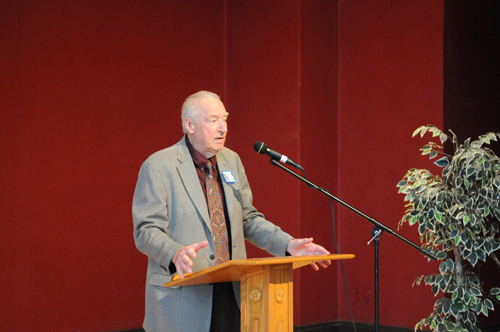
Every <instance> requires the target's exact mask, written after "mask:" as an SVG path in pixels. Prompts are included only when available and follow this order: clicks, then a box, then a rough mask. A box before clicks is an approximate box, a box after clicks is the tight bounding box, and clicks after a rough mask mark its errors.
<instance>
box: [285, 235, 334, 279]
mask: <svg viewBox="0 0 500 332" xmlns="http://www.w3.org/2000/svg"><path fill="white" fill-rule="evenodd" d="M286 251H287V252H288V253H289V254H290V255H292V256H318V255H329V254H330V252H329V251H328V250H326V249H325V248H323V247H322V246H320V245H317V244H315V243H313V238H312V237H310V238H307V239H293V240H291V241H290V242H288V245H287V247H286ZM330 264H331V262H330V261H329V260H327V261H319V262H315V263H311V266H312V267H313V269H315V270H316V271H318V270H319V267H318V265H320V266H321V267H324V268H325V269H326V268H327V267H328V266H329V265H330Z"/></svg>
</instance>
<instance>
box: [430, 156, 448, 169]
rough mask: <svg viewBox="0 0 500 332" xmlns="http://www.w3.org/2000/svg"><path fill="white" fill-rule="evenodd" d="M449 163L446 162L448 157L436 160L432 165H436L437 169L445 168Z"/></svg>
mask: <svg viewBox="0 0 500 332" xmlns="http://www.w3.org/2000/svg"><path fill="white" fill-rule="evenodd" d="M449 163H450V161H449V160H448V157H442V158H439V159H438V160H436V161H435V162H434V164H436V165H437V166H439V167H445V166H447V165H448V164H449Z"/></svg>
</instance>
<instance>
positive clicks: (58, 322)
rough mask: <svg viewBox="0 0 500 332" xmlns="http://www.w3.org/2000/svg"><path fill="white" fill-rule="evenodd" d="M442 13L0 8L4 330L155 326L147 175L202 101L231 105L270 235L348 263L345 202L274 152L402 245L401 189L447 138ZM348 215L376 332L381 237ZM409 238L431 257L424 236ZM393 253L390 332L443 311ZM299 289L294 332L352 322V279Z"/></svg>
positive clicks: (364, 314)
mask: <svg viewBox="0 0 500 332" xmlns="http://www.w3.org/2000/svg"><path fill="white" fill-rule="evenodd" d="M442 15H443V9H442V2H441V1H431V0H429V1H380V0H379V1H300V0H296V1H289V0H280V1H265V0H258V1H251V2H248V1H247V2H243V1H242V2H236V1H225V0H218V1H216V0H213V1H208V0H207V1H198V0H191V1H182V2H181V1H149V2H143V1H127V2H111V1H110V2H103V1H86V2H77V1H70V2H59V1H44V2H39V1H24V2H19V3H17V2H11V3H6V2H3V3H0V33H1V35H2V44H1V45H2V46H1V52H0V64H1V65H0V73H1V76H0V77H2V80H0V91H1V95H2V98H0V109H1V112H2V121H1V122H0V126H1V130H0V135H1V141H0V142H1V145H0V146H1V149H2V155H3V156H4V158H3V159H2V160H3V161H4V162H3V170H4V172H3V174H2V186H1V187H0V197H1V200H2V204H1V207H0V209H1V212H2V215H3V216H4V222H3V231H2V232H1V235H0V236H1V241H0V246H1V247H0V248H1V250H2V255H1V263H2V266H3V267H4V273H2V274H1V277H0V278H1V279H0V285H1V286H0V287H1V289H0V290H1V292H2V294H4V298H6V299H7V301H3V302H2V304H1V305H0V321H1V322H4V323H3V326H6V327H7V328H9V329H10V330H13V331H31V330H35V329H36V330H38V331H76V330H80V331H110V330H119V329H128V328H133V327H138V326H140V325H141V324H142V318H143V311H144V305H143V302H144V295H143V293H144V282H145V268H146V259H145V257H144V256H143V255H142V254H140V253H139V252H138V251H137V250H136V249H135V247H134V243H133V238H132V221H131V213H130V212H131V211H130V210H131V200H132V194H133V190H134V186H135V182H136V179H137V173H138V170H139V167H140V165H141V163H142V162H143V160H144V159H145V158H146V157H147V156H148V155H149V154H151V153H153V152H155V151H156V150H159V149H161V148H163V147H166V146H169V145H171V144H173V143H175V142H177V141H178V140H179V139H180V138H181V135H182V131H181V125H180V106H181V104H182V101H183V100H184V99H185V97H186V96H187V95H189V94H190V93H192V92H195V91H198V90H200V89H207V90H212V91H214V92H217V93H219V94H220V95H221V96H222V97H223V100H224V101H225V102H226V106H227V108H228V111H229V112H230V114H231V115H230V120H229V123H230V127H229V129H230V131H229V138H228V146H229V147H230V148H233V149H235V150H237V151H238V152H239V153H240V155H241V157H242V159H243V162H244V164H245V166H246V169H247V173H248V176H249V178H250V183H251V184H252V188H253V190H254V196H255V205H256V206H257V207H258V208H259V209H260V210H262V211H263V212H264V213H265V214H266V216H267V217H268V218H269V219H270V220H273V221H275V222H276V223H277V224H279V225H280V226H281V227H282V228H284V229H285V230H287V231H289V232H291V233H292V234H293V235H295V236H313V237H314V238H315V241H316V242H318V243H321V244H324V245H325V246H326V247H327V248H328V249H329V250H331V251H333V250H334V249H333V242H332V240H331V237H332V236H331V234H332V224H331V220H330V208H329V202H328V199H327V198H326V197H324V196H322V195H321V194H320V193H317V192H314V191H312V190H311V189H309V188H307V187H305V185H303V184H301V183H300V182H298V181H297V180H295V179H293V178H292V177H291V176H290V175H288V174H285V173H284V172H282V171H281V170H279V169H277V168H275V167H273V166H272V165H270V164H269V161H268V158H266V157H264V156H259V155H257V154H255V152H253V150H252V145H253V143H254V142H255V141H258V140H262V141H265V142H266V143H268V144H269V146H270V147H271V148H273V149H275V150H277V151H282V152H285V153H286V154H287V155H288V156H289V157H290V158H292V159H294V160H296V161H298V162H299V163H301V164H302V165H303V166H304V167H305V168H306V171H307V176H308V178H309V179H310V180H311V181H313V182H316V183H317V184H319V185H321V186H323V187H325V188H327V189H329V190H330V191H331V192H332V193H333V194H336V195H338V196H339V197H340V198H341V199H343V200H345V201H346V202H349V203H350V204H352V205H354V206H355V207H357V208H359V209H361V210H362V211H364V212H365V213H367V214H369V215H370V216H372V217H375V218H377V219H378V220H379V221H381V222H384V223H386V224H387V225H389V226H390V227H392V228H394V229H395V228H396V225H397V221H398V220H399V218H400V217H401V215H402V213H403V212H404V207H403V206H404V203H403V197H402V196H401V195H399V196H398V195H396V192H397V190H396V188H395V185H396V183H397V182H398V181H399V180H400V179H401V178H402V176H403V175H404V174H405V172H406V171H407V169H409V168H410V167H414V166H417V167H428V165H429V163H427V162H426V161H425V158H423V157H420V156H419V153H418V148H419V147H420V146H421V145H423V143H424V141H422V140H419V139H411V133H412V132H413V130H414V129H415V128H416V127H417V126H419V125H421V124H427V123H434V124H436V125H438V126H439V125H441V124H442ZM335 211H336V226H337V237H338V242H339V245H340V250H341V252H344V253H354V254H356V259H355V260H352V261H346V262H345V266H346V272H347V281H348V285H349V291H350V296H351V305H352V306H353V312H354V318H355V320H356V321H358V322H369V323H372V322H373V275H372V271H373V248H372V247H368V246H366V241H367V240H368V239H369V237H370V236H369V232H370V230H371V226H370V225H369V224H368V223H367V222H365V221H364V220H362V219H361V218H360V217H357V216H356V215H354V214H353V213H352V212H349V211H347V210H346V209H345V208H343V207H339V206H338V205H337V204H335ZM401 234H402V235H403V236H408V237H409V238H410V239H411V240H412V241H414V242H417V241H418V238H417V236H416V234H417V231H416V229H411V228H410V227H408V226H406V227H405V228H403V229H402V231H401ZM381 242H382V244H381V323H382V324H385V325H393V326H404V327H413V325H414V324H415V322H416V321H418V319H420V318H422V317H423V316H425V315H427V314H428V312H429V311H430V310H431V307H430V306H431V305H432V299H431V298H430V297H432V296H430V297H429V296H428V294H430V290H429V289H426V288H423V287H422V288H411V283H412V281H413V279H414V278H415V277H417V276H419V275H421V274H423V273H425V272H427V271H428V270H429V269H430V267H429V265H428V264H426V263H425V259H424V258H423V257H422V256H421V255H420V254H418V253H417V252H416V251H414V250H413V249H410V248H407V247H405V246H404V245H403V244H401V243H400V242H398V241H396V240H395V239H393V238H391V237H390V236H388V235H384V237H383V239H382V240H381ZM249 255H250V256H251V257H259V256H262V255H264V253H263V252H262V251H260V250H257V249H254V248H249ZM295 275H296V279H295V291H294V295H295V315H294V319H295V325H306V324H312V323H318V322H325V321H331V320H349V315H348V314H347V311H346V310H347V309H346V304H345V300H344V298H345V297H344V291H343V284H342V278H341V272H340V270H339V269H338V267H337V266H336V264H335V265H334V266H333V267H332V268H330V269H328V270H326V271H321V272H319V273H313V271H312V270H311V269H301V270H300V271H297V272H296V274H295ZM409 299H411V301H409ZM424 304H425V305H426V306H428V307H424V306H423V305H424Z"/></svg>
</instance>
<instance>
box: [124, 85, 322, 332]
mask: <svg viewBox="0 0 500 332" xmlns="http://www.w3.org/2000/svg"><path fill="white" fill-rule="evenodd" d="M227 117H228V113H227V112H226V109H225V108H224V105H223V104H222V102H221V101H220V99H219V97H218V96H217V95H216V94H214V93H211V92H207V91H200V92H198V93H195V94H193V95H191V96H190V97H188V98H187V99H186V101H185V102H184V105H183V107H182V124H183V129H184V133H185V134H186V135H185V136H184V137H183V138H182V139H181V141H180V142H179V143H177V144H175V145H173V146H171V147H169V148H166V149H164V150H161V151H158V152H156V153H154V154H153V155H151V156H150V157H149V158H148V159H147V160H146V161H145V162H144V164H143V165H142V167H141V170H140V172H139V178H138V181H137V186H136V190H135V194H134V200H133V205H132V214H133V219H134V237H135V243H136V246H137V248H138V249H139V250H140V251H141V252H142V253H144V254H145V255H147V256H148V270H147V281H146V316H145V320H144V329H145V330H146V331H147V332H155V331H171V332H177V331H198V332H208V331H238V330H239V323H240V317H239V316H240V315H239V307H238V303H239V296H240V290H239V282H237V283H218V284H209V285H196V286H185V287H177V288H165V287H163V285H164V284H165V283H167V282H168V281H170V280H171V279H172V276H173V275H174V274H175V273H177V274H179V276H180V277H181V278H184V273H185V272H187V273H191V272H193V271H194V272H196V271H200V270H203V269H206V268H208V267H211V266H214V265H216V264H220V263H223V262H225V261H227V260H229V259H245V258H246V250H245V241H244V240H245V239H246V240H248V241H249V242H251V243H252V244H254V245H256V246H257V247H259V248H262V249H265V250H267V251H268V252H269V253H271V254H272V255H275V256H285V255H287V254H290V255H292V256H293V255H314V254H328V253H329V252H328V251H327V250H326V249H324V248H323V247H321V246H319V245H316V244H314V243H313V242H312V239H311V238H308V239H293V238H292V237H291V236H290V235H288V234H287V233H285V232H283V231H282V230H281V229H280V228H279V227H278V226H275V225H274V224H272V223H271V222H269V221H267V220H265V219H264V216H263V215H262V214H261V213H259V212H258V211H257V210H256V209H255V208H254V207H253V206H252V193H251V191H250V186H249V184H248V181H247V177H246V175H245V169H244V168H243V165H242V163H241V160H240V158H239V157H238V155H237V154H236V153H235V152H233V151H231V150H229V149H227V148H224V143H225V141H226V135H227ZM329 264H330V262H329V261H325V262H320V263H319V265H321V266H322V267H327V266H328V265H329ZM313 268H315V269H316V270H318V269H319V267H318V266H317V265H316V264H313Z"/></svg>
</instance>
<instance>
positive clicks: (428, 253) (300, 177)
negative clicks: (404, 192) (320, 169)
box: [271, 159, 437, 260]
mask: <svg viewBox="0 0 500 332" xmlns="http://www.w3.org/2000/svg"><path fill="white" fill-rule="evenodd" d="M271 164H273V165H274V166H276V167H279V168H281V169H282V170H284V171H285V172H287V173H289V174H291V175H293V176H295V177H296V178H297V179H299V180H301V181H302V182H304V183H306V184H307V185H308V186H309V187H310V188H313V189H316V190H318V191H319V192H321V193H323V194H324V195H326V196H328V197H330V198H331V199H333V200H334V201H336V202H337V203H340V204H342V205H343V206H345V207H346V208H348V209H349V210H351V211H353V212H355V213H356V214H358V215H360V216H361V217H363V218H365V219H366V220H367V221H368V222H370V223H371V224H373V225H375V227H378V228H379V229H381V230H382V231H385V232H387V233H389V234H391V235H393V236H395V237H396V238H398V239H399V240H401V241H403V242H405V243H406V244H408V245H409V246H411V247H413V248H415V249H417V250H418V251H420V252H421V253H422V254H424V255H425V256H427V257H429V258H430V259H432V260H437V257H436V256H435V255H434V254H432V253H430V252H428V251H427V250H425V249H423V248H420V247H419V246H418V245H416V244H415V243H413V242H411V241H409V240H407V239H406V238H404V237H402V236H401V235H399V234H398V233H396V232H394V231H393V230H392V229H390V228H389V227H387V226H385V225H384V224H382V223H381V222H379V221H377V220H376V219H374V218H372V217H369V216H367V215H366V214H364V213H363V212H361V211H359V210H357V209H355V208H354V207H352V206H351V205H349V204H347V203H345V202H344V201H342V200H340V199H339V198H337V197H335V196H333V195H332V194H330V193H329V192H328V191H327V190H326V189H324V188H320V187H318V186H317V185H315V184H314V183H312V182H311V181H309V180H307V179H305V178H303V177H302V176H300V175H299V174H297V173H295V172H294V171H292V170H290V169H289V168H287V167H285V166H283V165H281V164H280V163H279V162H277V161H276V160H274V159H271Z"/></svg>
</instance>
